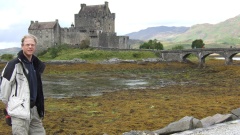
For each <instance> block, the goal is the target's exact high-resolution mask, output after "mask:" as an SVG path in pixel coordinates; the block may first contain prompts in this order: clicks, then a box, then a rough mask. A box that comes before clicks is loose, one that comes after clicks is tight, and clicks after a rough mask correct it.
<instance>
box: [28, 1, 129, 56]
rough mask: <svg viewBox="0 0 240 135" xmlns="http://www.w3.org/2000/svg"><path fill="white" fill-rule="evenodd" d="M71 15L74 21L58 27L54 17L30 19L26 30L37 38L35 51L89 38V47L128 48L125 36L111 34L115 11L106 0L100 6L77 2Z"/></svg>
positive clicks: (75, 42) (113, 32) (74, 44)
mask: <svg viewBox="0 0 240 135" xmlns="http://www.w3.org/2000/svg"><path fill="white" fill-rule="evenodd" d="M80 6H81V9H80V11H79V12H78V13H77V14H75V15H74V19H75V20H74V21H75V22H74V24H75V25H74V24H72V25H71V27H69V28H61V26H60V25H59V22H58V19H56V20H55V21H52V22H38V21H35V22H34V21H31V24H30V26H29V28H28V33H29V34H33V35H35V36H36V37H37V38H38V49H37V50H38V52H41V51H43V50H46V49H47V48H49V47H53V46H56V45H60V44H69V45H72V46H78V45H80V44H81V42H83V41H89V42H90V45H89V46H90V47H99V48H100V47H101V48H119V49H129V48H130V47H129V45H128V40H129V37H128V36H117V34H116V33H115V13H111V11H110V9H109V7H108V2H105V4H103V5H91V6H87V5H86V4H81V5H80Z"/></svg>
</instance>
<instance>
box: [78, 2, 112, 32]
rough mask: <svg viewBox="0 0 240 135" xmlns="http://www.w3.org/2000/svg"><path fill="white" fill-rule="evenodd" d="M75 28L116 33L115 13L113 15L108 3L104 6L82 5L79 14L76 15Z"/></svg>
mask: <svg viewBox="0 0 240 135" xmlns="http://www.w3.org/2000/svg"><path fill="white" fill-rule="evenodd" d="M74 18H75V27H82V28H86V30H87V31H90V32H91V31H94V30H97V31H99V32H107V33H114V32H115V13H111V12H110V10H109V7H108V2H105V4H104V5H92V6H87V5H86V4H81V9H80V11H79V13H78V14H75V15H74Z"/></svg>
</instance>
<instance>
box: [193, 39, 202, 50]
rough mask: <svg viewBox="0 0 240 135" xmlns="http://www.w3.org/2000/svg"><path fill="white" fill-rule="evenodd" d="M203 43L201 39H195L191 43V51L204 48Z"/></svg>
mask: <svg viewBox="0 0 240 135" xmlns="http://www.w3.org/2000/svg"><path fill="white" fill-rule="evenodd" d="M204 45H205V44H204V43H203V40H202V39H196V40H194V41H193V42H192V49H193V48H204Z"/></svg>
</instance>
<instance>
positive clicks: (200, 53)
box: [161, 48, 240, 67]
mask: <svg viewBox="0 0 240 135" xmlns="http://www.w3.org/2000/svg"><path fill="white" fill-rule="evenodd" d="M238 53H240V48H197V49H185V50H163V51H161V54H162V58H163V59H164V60H165V61H180V62H186V61H187V57H188V56H189V55H190V54H194V55H196V56H197V58H198V62H199V66H201V67H202V66H204V64H205V58H206V57H207V56H209V55H211V54H219V55H220V56H221V57H223V58H224V59H225V64H226V65H230V64H232V62H233V59H232V58H233V57H234V56H235V55H237V54H238Z"/></svg>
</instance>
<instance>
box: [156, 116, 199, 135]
mask: <svg viewBox="0 0 240 135" xmlns="http://www.w3.org/2000/svg"><path fill="white" fill-rule="evenodd" d="M193 119H195V118H193V117H191V116H185V117H183V118H182V119H180V120H179V121H176V122H173V123H170V124H169V125H168V126H167V127H165V128H163V129H160V130H156V131H153V132H154V133H157V134H158V135H161V134H171V133H177V132H182V131H186V130H191V129H194V128H195V127H201V122H200V121H199V120H197V119H195V120H193ZM194 124H196V125H194Z"/></svg>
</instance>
